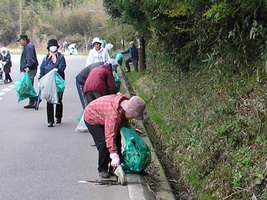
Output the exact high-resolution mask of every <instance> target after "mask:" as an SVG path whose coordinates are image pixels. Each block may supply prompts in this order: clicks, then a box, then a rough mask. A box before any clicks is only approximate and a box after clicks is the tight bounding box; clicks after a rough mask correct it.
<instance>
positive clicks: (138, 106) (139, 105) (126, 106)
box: [121, 96, 146, 120]
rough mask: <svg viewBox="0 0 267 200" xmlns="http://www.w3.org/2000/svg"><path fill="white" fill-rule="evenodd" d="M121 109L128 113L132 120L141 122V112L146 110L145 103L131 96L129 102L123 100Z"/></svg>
mask: <svg viewBox="0 0 267 200" xmlns="http://www.w3.org/2000/svg"><path fill="white" fill-rule="evenodd" d="M121 107H122V108H123V110H125V111H126V112H127V113H129V114H130V115H131V116H132V117H133V118H134V119H137V120H143V118H144V117H143V112H144V110H145V108H146V103H145V101H144V100H143V99H141V98H140V97H138V96H133V97H131V98H130V100H123V101H122V102H121Z"/></svg>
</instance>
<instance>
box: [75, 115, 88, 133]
mask: <svg viewBox="0 0 267 200" xmlns="http://www.w3.org/2000/svg"><path fill="white" fill-rule="evenodd" d="M75 132H76V133H82V132H89V131H88V128H87V126H86V125H85V122H84V118H83V115H82V117H81V119H80V122H79V124H78V125H77V127H76V129H75Z"/></svg>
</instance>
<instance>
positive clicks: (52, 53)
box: [38, 39, 66, 127]
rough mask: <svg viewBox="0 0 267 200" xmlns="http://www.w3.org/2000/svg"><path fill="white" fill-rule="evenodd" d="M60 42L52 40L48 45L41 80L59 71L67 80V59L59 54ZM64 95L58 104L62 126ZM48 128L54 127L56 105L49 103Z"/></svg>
mask: <svg viewBox="0 0 267 200" xmlns="http://www.w3.org/2000/svg"><path fill="white" fill-rule="evenodd" d="M58 48H59V45H58V42H57V40H55V39H50V40H49V41H48V43H47V50H48V55H47V56H45V57H44V59H43V62H42V64H41V66H40V74H39V78H38V79H39V80H40V79H41V78H42V77H43V76H44V75H45V74H47V73H48V72H50V71H51V70H53V69H55V68H56V69H57V72H58V73H59V74H60V76H61V77H62V78H63V79H65V72H64V71H65V69H66V61H65V57H64V56H63V55H62V54H61V53H59V52H58ZM62 97H63V94H62V95H61V96H60V97H59V100H58V104H56V123H57V124H60V123H61V119H62V116H63V103H62ZM46 111H47V121H48V125H47V126H48V127H53V126H54V104H51V103H48V102H47V106H46Z"/></svg>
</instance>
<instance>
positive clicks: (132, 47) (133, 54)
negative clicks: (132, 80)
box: [121, 41, 138, 73]
mask: <svg viewBox="0 0 267 200" xmlns="http://www.w3.org/2000/svg"><path fill="white" fill-rule="evenodd" d="M127 53H130V58H128V59H127V60H126V61H125V66H126V68H127V71H126V72H125V73H129V72H131V68H130V65H129V63H130V62H132V63H133V66H134V70H135V71H136V72H138V49H137V48H136V46H135V44H134V41H131V42H130V47H129V48H128V49H127V50H126V51H123V52H121V54H127Z"/></svg>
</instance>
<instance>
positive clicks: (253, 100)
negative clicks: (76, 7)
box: [104, 0, 267, 200]
mask: <svg viewBox="0 0 267 200" xmlns="http://www.w3.org/2000/svg"><path fill="white" fill-rule="evenodd" d="M104 5H109V6H110V7H108V12H109V14H110V15H111V16H112V17H113V18H114V19H120V20H121V21H123V22H126V23H128V24H132V25H133V27H134V28H135V30H136V31H138V35H137V37H139V38H140V37H144V38H145V41H146V70H144V71H143V72H139V73H134V72H131V73H128V74H126V75H127V78H128V79H129V81H130V82H131V84H132V86H133V88H134V91H135V92H136V94H138V95H140V96H141V97H143V98H144V99H145V100H146V102H147V113H148V116H149V118H150V119H151V120H148V121H146V122H147V128H148V130H149V131H150V136H151V139H152V141H153V142H154V145H155V147H156V148H157V149H158V153H159V155H160V157H161V160H162V163H163V165H165V170H166V171H167V175H168V176H169V180H170V182H171V183H172V185H173V190H174V193H175V194H176V197H177V199H203V200H208V199H232V200H234V199H262V200H263V199H267V180H266V178H267V160H266V159H267V157H266V155H267V154H266V153H267V150H266V149H267V148H266V147H267V145H266V144H267V137H266V132H267V126H266V125H267V124H266V123H267V122H266V119H267V110H266V109H267V108H266V100H267V99H266V98H267V96H266V92H267V82H266V80H267V79H266V78H267V77H266V69H267V68H266V31H267V25H266V23H265V15H266V12H265V11H266V9H267V3H266V2H265V1H250V0H246V1H234V2H233V1H228V0H226V1H194V0H192V1H176V2H173V1H123V3H122V1H120V0H113V1H104ZM111 5H115V6H113V7H112V6H111ZM125 59H126V57H125ZM124 69H125V68H124Z"/></svg>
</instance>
